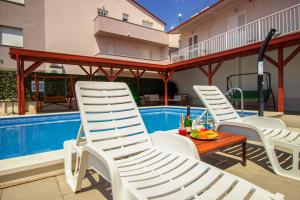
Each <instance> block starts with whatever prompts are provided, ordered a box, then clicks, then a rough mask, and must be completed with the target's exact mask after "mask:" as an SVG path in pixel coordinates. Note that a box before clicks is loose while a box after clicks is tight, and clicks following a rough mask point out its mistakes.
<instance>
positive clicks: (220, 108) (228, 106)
mask: <svg viewBox="0 0 300 200" xmlns="http://www.w3.org/2000/svg"><path fill="white" fill-rule="evenodd" d="M210 110H211V111H212V112H213V113H214V111H215V110H220V111H222V110H226V111H229V110H230V111H232V112H236V111H235V110H233V108H232V107H231V105H228V104H226V105H224V104H223V105H214V106H213V107H211V108H210ZM211 111H210V112H211Z"/></svg>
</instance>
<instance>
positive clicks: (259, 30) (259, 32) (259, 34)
mask: <svg viewBox="0 0 300 200" xmlns="http://www.w3.org/2000/svg"><path fill="white" fill-rule="evenodd" d="M260 22H261V19H259V20H258V41H261V28H260V24H261V23H260Z"/></svg>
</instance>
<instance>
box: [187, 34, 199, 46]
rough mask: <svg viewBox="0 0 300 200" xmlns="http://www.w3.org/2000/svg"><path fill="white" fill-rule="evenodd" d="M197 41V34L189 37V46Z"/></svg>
mask: <svg viewBox="0 0 300 200" xmlns="http://www.w3.org/2000/svg"><path fill="white" fill-rule="evenodd" d="M197 43H198V35H194V36H192V37H190V38H189V47H190V46H193V45H195V44H197Z"/></svg>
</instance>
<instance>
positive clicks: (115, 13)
mask: <svg viewBox="0 0 300 200" xmlns="http://www.w3.org/2000/svg"><path fill="white" fill-rule="evenodd" d="M129 1H131V0H128V1H127V0H98V1H97V6H98V8H102V7H103V6H104V7H105V9H106V10H108V16H109V17H112V18H116V19H120V20H122V17H123V15H122V14H123V13H126V14H128V15H129V20H128V21H129V22H131V23H134V24H139V25H142V20H145V21H149V22H151V23H153V28H154V29H157V30H161V31H163V30H164V24H163V23H161V22H159V21H158V20H157V19H156V18H154V17H153V16H151V15H150V14H148V13H146V12H145V11H144V10H143V9H141V8H140V7H138V6H136V5H135V4H133V3H130V2H129Z"/></svg>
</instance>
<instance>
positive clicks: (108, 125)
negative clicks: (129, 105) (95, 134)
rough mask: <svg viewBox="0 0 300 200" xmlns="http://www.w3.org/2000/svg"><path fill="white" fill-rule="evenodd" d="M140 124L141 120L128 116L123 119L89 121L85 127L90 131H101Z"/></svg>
mask: <svg viewBox="0 0 300 200" xmlns="http://www.w3.org/2000/svg"><path fill="white" fill-rule="evenodd" d="M140 124H141V120H140V119H139V118H137V117H135V118H128V119H123V120H116V121H104V122H90V123H87V128H88V129H89V130H90V131H101V130H108V129H116V128H120V129H121V128H125V127H130V126H136V125H140Z"/></svg>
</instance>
